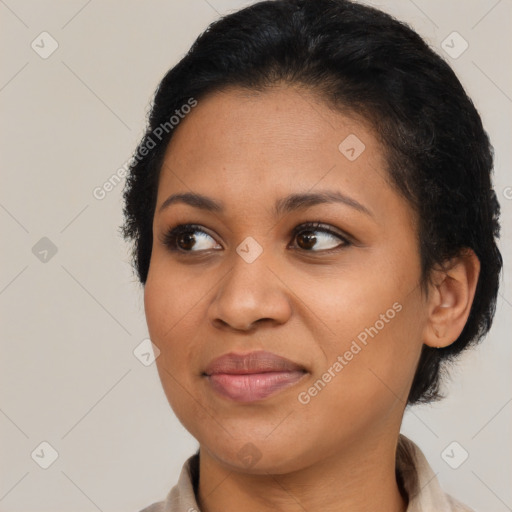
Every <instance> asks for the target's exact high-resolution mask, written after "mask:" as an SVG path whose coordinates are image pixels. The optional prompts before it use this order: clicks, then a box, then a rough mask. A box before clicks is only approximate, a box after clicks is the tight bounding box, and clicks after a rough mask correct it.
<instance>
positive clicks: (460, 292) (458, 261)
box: [423, 249, 480, 348]
mask: <svg viewBox="0 0 512 512" xmlns="http://www.w3.org/2000/svg"><path fill="white" fill-rule="evenodd" d="M479 274H480V261H479V260H478V257H477V256H476V254H475V252H474V251H473V250H472V249H465V250H464V251H463V252H462V253H461V254H460V255H459V256H457V257H455V258H453V259H451V260H450V261H448V262H446V264H445V265H443V268H439V269H435V270H434V271H433V274H432V276H431V284H430V285H429V297H428V299H427V307H428V318H427V322H426V325H425V330H424V333H423V342H424V343H425V345H428V346H429V347H436V348H443V347H447V346H449V345H451V344H452V343H453V342H454V341H455V340H456V339H457V338H458V337H459V336H460V334H461V332H462V330H463V329H464V326H465V325H466V322H467V319H468V317H469V313H470V311H471V306H472V304H473V299H474V297H475V291H476V286H477V283H478V276H479Z"/></svg>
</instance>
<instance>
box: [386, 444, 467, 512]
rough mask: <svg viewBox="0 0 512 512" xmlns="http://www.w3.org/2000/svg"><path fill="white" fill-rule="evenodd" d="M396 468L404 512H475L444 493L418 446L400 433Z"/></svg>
mask: <svg viewBox="0 0 512 512" xmlns="http://www.w3.org/2000/svg"><path fill="white" fill-rule="evenodd" d="M396 465H397V473H398V474H400V476H401V479H402V482H403V487H404V489H405V491H406V494H407V496H408V499H409V506H408V508H407V512H431V511H436V512H475V511H474V510H473V509H472V508H470V507H468V506H467V505H465V504H463V503H462V502H460V501H458V500H457V499H455V498H454V497H453V496H450V495H449V494H447V493H445V492H444V491H443V489H442V488H441V485H440V483H439V481H438V479H437V477H436V474H435V473H434V471H433V470H432V468H431V466H430V464H429V463H428V461H427V459H426V457H425V455H424V454H423V452H422V451H421V449H420V448H419V446H417V445H416V444H415V443H414V442H413V441H411V440H410V439H408V438H407V437H405V436H404V435H403V434H400V438H399V440H398V446H397V460H396Z"/></svg>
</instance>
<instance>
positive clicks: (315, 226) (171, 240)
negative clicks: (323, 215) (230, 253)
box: [161, 221, 352, 254]
mask: <svg viewBox="0 0 512 512" xmlns="http://www.w3.org/2000/svg"><path fill="white" fill-rule="evenodd" d="M197 231H200V232H201V233H204V234H206V235H207V236H209V237H211V238H213V237H212V235H210V234H209V233H207V232H206V231H205V230H204V229H202V227H201V226H200V225H198V224H179V225H177V226H176V227H174V228H171V229H169V230H168V231H167V232H166V233H165V234H164V235H163V236H162V238H161V242H162V243H163V244H164V245H165V246H166V247H167V248H168V249H169V250H171V251H173V252H181V253H182V254H194V253H201V252H204V251H186V250H184V249H181V248H179V247H177V245H176V241H177V238H178V237H179V236H180V235H182V234H184V233H194V232H197ZM307 231H309V232H311V231H313V232H314V231H320V232H322V233H327V234H329V235H332V236H334V237H336V238H338V239H339V240H340V241H341V243H340V245H338V246H336V247H333V248H331V249H323V250H320V251H313V250H307V249H301V248H300V247H298V250H299V251H303V252H305V253H312V254H315V253H318V254H330V253H332V252H336V251H339V250H342V249H344V248H346V247H348V246H350V245H352V242H351V241H350V240H349V237H348V236H347V235H343V234H341V233H338V232H336V231H334V230H332V229H330V228H329V227H328V226H327V225H326V224H323V223H321V222H319V221H317V222H305V223H303V224H300V225H299V226H296V227H295V228H294V229H293V230H292V240H294V239H295V238H296V237H297V236H298V235H299V234H300V233H302V232H307ZM211 250H218V249H211Z"/></svg>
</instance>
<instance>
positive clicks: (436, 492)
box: [140, 434, 475, 512]
mask: <svg viewBox="0 0 512 512" xmlns="http://www.w3.org/2000/svg"><path fill="white" fill-rule="evenodd" d="M396 474H397V481H398V483H399V486H400V487H401V489H402V491H403V492H405V494H406V495H407V497H408V501H409V504H408V506H407V512H475V511H474V510H473V509H471V508H469V507H468V506H466V505H464V504H463V503H461V502H459V501H457V500H456V499H455V498H453V497H452V496H450V495H449V494H446V493H445V492H443V490H442V489H441V486H440V485H439V482H438V480H437V478H436V476H435V474H434V471H433V470H432V468H431V467H430V465H429V463H428V462H427V459H426V458H425V456H424V455H423V452H422V451H421V450H420V448H419V447H418V446H417V445H416V444H415V443H413V442H412V441H411V440H410V439H408V438H407V437H405V436H404V435H403V434H400V437H399V439H398V446H397V455H396ZM198 481H199V454H198V453H196V454H194V455H192V456H191V457H189V458H188V459H187V460H186V462H185V463H184V464H183V467H182V470H181V473H180V476H179V479H178V483H177V484H176V485H175V486H174V487H173V488H172V489H171V490H170V491H169V494H168V495H167V498H166V499H165V500H164V501H159V502H157V503H153V504H152V505H150V506H149V507H146V508H144V509H143V510H141V511H140V512H201V510H200V509H199V506H198V504H197V501H196V494H195V493H196V490H197V484H198Z"/></svg>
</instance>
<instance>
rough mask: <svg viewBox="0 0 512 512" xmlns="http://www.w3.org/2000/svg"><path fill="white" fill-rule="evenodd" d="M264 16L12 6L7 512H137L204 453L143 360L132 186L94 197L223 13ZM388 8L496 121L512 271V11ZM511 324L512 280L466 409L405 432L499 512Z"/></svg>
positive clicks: (463, 401) (470, 493)
mask: <svg viewBox="0 0 512 512" xmlns="http://www.w3.org/2000/svg"><path fill="white" fill-rule="evenodd" d="M248 3H252V2H243V1H235V0H208V1H206V0H187V1H185V0H167V1H163V0H152V1H146V2H141V1H135V0H129V1H127V0H104V1H99V0H89V1H86V0H72V1H71V0H69V1H65V2H64V1H55V0H54V1H48V0H44V1H42V0H37V1H36V0H25V1H21V0H0V20H1V29H0V48H2V65H1V69H0V109H1V116H2V117H1V119H2V123H1V128H0V129H1V172H2V182H1V183H2V186H1V189H0V224H1V228H2V244H1V245H2V252H1V265H0V307H1V310H2V322H1V342H2V357H1V361H0V378H1V388H0V389H1V396H0V435H1V437H0V439H1V443H0V446H1V452H0V460H1V463H0V467H1V471H0V510H1V511H3V512H8V511H9V512H15V511H16V512H27V511H38V512H39V511H53V512H60V511H63V512H64V511H69V510H74V511H76V512H82V511H83V512H85V511H96V510H100V511H105V512H107V511H126V512H128V511H137V510H139V509H140V508H142V507H144V506H146V505H148V504H150V503H152V502H153V501H157V500H161V499H163V498H164V497H165V495H166V494H167V492H168V490H169V489H170V487H171V486H172V485H174V483H175V482H176V480H177V477H178V474H179V471H180V468H181V465H182V463H183V462H184V460H185V459H186V458H187V457H188V456H190V455H191V454H192V453H193V451H194V450H195V449H196V446H197V443H196V441H195V440H194V439H193V438H191V436H190V435H189V434H188V433H187V432H186V431H185V430H184V429H183V427H181V425H180V424H179V422H178V421H177V420H176V418H175V417H174V416H173V414H172V411H171V410H170V407H169V406H168V404H167V400H166V398H165V395H164V393H163V391H162V389H161V386H160V381H159V379H158V375H157V372H156V368H155V366H154V364H153V365H150V366H147V367H146V366H144V365H143V364H142V363H141V362H140V361H139V360H138V359H137V358H136V357H135V356H134V354H133V350H134V349H135V348H136V347H137V346H138V345H139V344H140V343H141V341H142V340H143V339H145V338H146V337H147V330H146V324H145V318H144V311H143V302H142V290H141V288H140V287H139V286H138V285H137V282H136V280H135V278H134V276H133V274H132V271H131V267H130V262H129V257H128V254H129V253H128V248H127V246H126V245H125V244H124V242H123V241H122V240H121V238H120V237H119V235H118V232H117V227H118V226H119V225H120V224H121V222H122V216H121V207H122V203H121V192H122V185H123V184H122V183H121V184H120V185H118V186H117V187H115V188H114V190H112V191H111V192H110V193H109V194H107V196H106V197H105V198H104V199H103V200H98V199H95V197H94V196H93V190H94V189H95V187H98V186H101V185H102V184H103V183H104V182H105V181H107V180H108V179H109V177H110V176H111V175H112V174H114V173H116V171H117V170H118V169H119V168H120V167H122V166H123V164H125V162H126V161H127V160H128V158H129V157H130V155H131V153H132V151H133V149H134V147H135V145H136V143H137V141H138V139H139V137H140V136H141V135H142V133H143V129H144V122H145V113H146V110H147V107H148V103H149V100H150V98H151V96H152V94H153V91H154V89H155V87H156V85H157V83H158V81H159V80H160V79H161V77H162V76H163V74H164V73H165V72H166V71H167V70H168V69H169V68H170V67H171V66H172V65H174V64H175V63H176V62H177V61H178V59H179V58H180V57H181V56H182V55H183V54H184V52H185V51H186V50H187V49H188V48H189V46H190V45H191V43H192V42H193V40H194V39H195V37H196V36H197V35H198V34H199V33H200V32H201V31H202V30H203V29H204V28H206V26H207V25H208V24H209V23H210V22H211V21H213V20H214V19H216V18H217V17H218V16H219V14H223V13H226V12H228V11H230V10H233V9H237V8H239V7H242V6H243V5H246V4H248ZM371 3H372V5H375V6H377V7H381V8H382V9H384V10H385V11H388V12H390V13H392V14H394V15H396V16H397V17H398V18H400V19H402V20H405V21H407V22H409V23H410V24H412V26H413V27H414V28H415V29H416V30H417V31H419V32H420V34H422V35H423V36H424V37H425V38H426V39H427V40H428V41H429V43H430V44H431V45H432V46H433V47H434V48H436V49H437V51H438V52H439V53H441V54H442V55H444V56H445V57H446V59H447V60H448V61H449V62H450V63H451V65H452V66H453V68H454V69H455V71H456V72H457V74H458V76H459V77H460V79H461V81H462V83H463V84H464V86H465V87H466V89H467V90H468V92H469V94H470V96H471V97H472V98H473V99H474V101H475V103H476V105H477V106H478V108H479V110H480V112H481V115H482V117H483V121H484V124H485V126H486V128H487V130H488V132H489V134H490V136H491V139H492V141H493V144H494V147H495V150H496V176H495V186H496V190H497V193H498V195H499V198H500V201H501V203H502V209H503V214H502V222H503V234H502V241H501V249H502V252H503V255H504V257H505V259H509V258H510V252H511V238H510V221H509V219H510V218H511V212H512V188H511V187H512V175H511V172H510V169H511V167H510V165H511V162H510V151H509V149H510V138H511V129H510V128H511V127H510V124H511V121H510V119H511V118H512V116H511V107H512V99H511V97H512V87H511V85H512V76H511V75H512V72H511V69H512V68H511V66H510V53H511V52H510V46H511V32H512V31H511V22H510V20H511V15H512V2H511V1H510V0H500V1H498V0H486V1H484V0H479V1H476V0H472V1H468V0H451V1H447V0H415V1H413V0H381V1H378V2H377V1H374V2H371ZM43 31H47V32H48V33H49V34H51V36H52V37H53V38H54V39H55V40H56V41H57V42H58V45H59V46H58V49H57V50H56V51H55V52H54V53H53V54H52V55H50V56H49V57H48V58H46V59H43V58H42V57H41V56H40V55H39V54H38V53H36V51H34V50H33V49H32V47H31V44H32V42H33V41H35V43H34V44H37V45H38V47H39V51H40V52H41V51H43V47H44V51H48V50H49V49H50V48H51V46H50V44H51V41H50V40H49V39H48V36H41V37H43V38H45V39H44V40H43V42H41V37H40V36H39V35H40V34H41V32H43ZM453 31H457V32H458V33H459V34H460V35H461V36H462V37H463V38H464V40H466V41H467V42H468V44H469V47H468V49H467V50H466V51H465V52H464V53H463V54H462V55H460V56H459V57H458V58H456V59H454V58H452V57H450V56H449V55H447V54H446V53H445V51H444V50H443V48H442V46H441V45H442V41H443V40H445V39H446V38H447V36H449V35H450V34H451V33H452V32H453ZM450 41H451V40H450V39H448V43H449V44H450V45H451V46H454V47H455V49H457V48H459V49H460V48H461V47H460V46H458V45H460V44H461V41H460V40H454V42H453V43H450ZM43 237H47V238H49V239H50V240H51V241H52V243H53V244H54V245H55V246H56V248H57V253H56V254H55V255H53V256H51V252H50V253H48V254H47V255H46V259H47V261H40V258H44V256H45V253H44V252H42V253H38V251H35V252H36V255H37V256H38V257H36V255H35V254H33V252H32V248H33V246H34V245H35V244H36V243H37V242H38V241H39V240H40V239H41V238H43ZM41 243H43V244H44V242H41ZM37 247H39V246H37ZM39 251H44V247H43V248H42V249H41V247H39ZM511 313H512V291H511V285H510V273H507V269H505V276H504V280H503V285H502V288H501V292H500V300H499V302H498V307H497V316H496V320H495V324H494V327H493V329H492V332H491V333H490V335H489V336H488V338H487V339H486V340H485V342H484V343H483V344H482V345H481V346H480V347H479V348H478V349H477V350H475V351H473V352H471V353H468V354H467V355H465V356H464V357H463V359H462V360H461V364H460V365H458V366H457V367H456V368H454V371H453V373H452V375H453V377H452V379H451V380H452V382H451V384H450V388H449V397H448V398H447V399H446V400H445V401H443V402H441V403H439V404H437V405H434V406H423V407H416V408H414V409H412V410H411V411H408V412H407V414H406V417H405V420H404V425H403V432H404V433H405V434H406V435H408V436H409V437H411V438H412V439H413V440H415V441H416V442H417V443H418V444H419V445H420V447H421V448H422V449H423V450H424V452H425V454H426V455H427V457H428V459H429V461H430V463H431V465H432V466H433V468H434V470H435V472H436V473H437V475H438V478H439V479H440V481H441V483H442V485H443V486H444V488H445V489H446V490H447V491H448V492H450V493H452V494H454V495H455V496H457V497H459V498H460V499H461V500H462V501H464V502H466V503H467V504H469V505H471V506H472V507H474V508H475V509H476V510H477V511H481V512H484V511H485V512H487V511H493V512H502V511H507V510H512V492H511V487H510V476H511V459H512V458H511V448H512V439H511V436H510V426H511V415H512V404H511V401H512V391H511V390H512V386H511V380H512V377H511V372H510V368H511V344H510V316H511ZM43 441H46V442H48V443H49V444H50V445H51V446H52V447H53V448H54V449H55V450H56V451H57V452H58V458H57V460H56V461H55V462H54V463H53V464H52V465H51V466H50V467H49V468H48V469H42V468H41V467H40V466H39V465H38V464H36V462H35V461H34V460H33V459H32V458H31V453H33V452H34V450H36V453H38V454H39V458H38V457H37V456H35V459H36V460H38V461H43V462H44V459H45V458H46V459H47V460H48V457H49V456H50V455H49V454H50V451H49V450H48V448H44V446H43V447H42V448H41V447H40V443H41V442H43ZM453 441H457V442H458V443H459V444H460V446H461V447H463V449H464V450H467V452H468V453H469V458H468V459H467V460H466V461H465V462H464V464H462V465H461V466H460V467H459V468H458V469H452V468H451V467H449V465H448V464H447V463H446V462H445V460H443V458H442V457H441V453H442V452H443V450H444V449H445V448H446V447H447V446H448V445H449V444H450V443H451V442H453ZM41 449H42V450H43V451H42V452H41ZM457 450H460V448H457ZM460 453H461V452H456V453H455V455H456V456H457V457H459V456H460Z"/></svg>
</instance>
